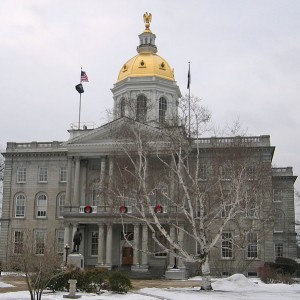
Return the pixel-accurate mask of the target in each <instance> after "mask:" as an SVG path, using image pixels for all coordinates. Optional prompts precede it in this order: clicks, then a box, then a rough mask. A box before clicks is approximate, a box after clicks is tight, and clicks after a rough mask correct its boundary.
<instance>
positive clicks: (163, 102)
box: [158, 97, 167, 123]
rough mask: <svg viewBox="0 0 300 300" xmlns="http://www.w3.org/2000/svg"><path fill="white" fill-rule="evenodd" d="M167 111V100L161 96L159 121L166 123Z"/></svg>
mask: <svg viewBox="0 0 300 300" xmlns="http://www.w3.org/2000/svg"><path fill="white" fill-rule="evenodd" d="M166 111H167V100H166V99H165V98H164V97H160V98H159V107H158V112H159V123H164V122H165V121H166Z"/></svg>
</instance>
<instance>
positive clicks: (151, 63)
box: [117, 52, 175, 82]
mask: <svg viewBox="0 0 300 300" xmlns="http://www.w3.org/2000/svg"><path fill="white" fill-rule="evenodd" d="M145 76H147V77H152V76H157V77H161V78H163V79H167V80H173V81H174V80H175V79H174V74H173V70H172V69H171V67H170V65H169V64H168V62H167V61H166V60H165V59H164V58H162V57H161V56H159V55H157V54H155V53H150V52H142V53H139V54H138V55H136V56H135V57H133V58H131V59H130V60H128V61H127V62H126V63H125V64H124V65H123V67H122V69H121V70H120V72H119V76H118V79H117V82H119V81H121V80H123V79H125V78H128V77H145Z"/></svg>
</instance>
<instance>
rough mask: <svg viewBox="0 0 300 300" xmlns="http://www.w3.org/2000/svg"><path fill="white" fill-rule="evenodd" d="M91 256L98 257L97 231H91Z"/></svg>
mask: <svg viewBox="0 0 300 300" xmlns="http://www.w3.org/2000/svg"><path fill="white" fill-rule="evenodd" d="M91 241H92V244H91V255H98V231H92V239H91Z"/></svg>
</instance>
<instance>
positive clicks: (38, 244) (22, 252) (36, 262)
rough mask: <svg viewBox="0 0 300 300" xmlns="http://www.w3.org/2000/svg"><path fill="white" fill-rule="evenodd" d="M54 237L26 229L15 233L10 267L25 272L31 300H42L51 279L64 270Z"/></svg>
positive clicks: (11, 245)
mask: <svg viewBox="0 0 300 300" xmlns="http://www.w3.org/2000/svg"><path fill="white" fill-rule="evenodd" d="M53 241H54V239H52V238H51V237H50V236H48V237H46V236H44V235H40V236H39V235H36V232H33V231H30V230H26V231H17V232H14V233H13V237H12V243H11V244H10V247H11V249H10V253H11V257H10V261H9V264H10V265H9V268H10V269H15V270H18V271H21V272H24V274H25V280H26V284H27V288H28V291H29V293H30V297H31V300H41V299H42V293H43V291H44V290H45V289H46V287H47V286H48V284H49V282H50V281H51V279H53V278H55V277H56V276H58V275H60V274H61V273H62V272H63V269H62V268H61V266H62V260H63V258H62V256H61V255H59V254H58V253H57V249H56V244H55V243H53Z"/></svg>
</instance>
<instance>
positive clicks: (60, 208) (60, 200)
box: [57, 193, 66, 218]
mask: <svg viewBox="0 0 300 300" xmlns="http://www.w3.org/2000/svg"><path fill="white" fill-rule="evenodd" d="M65 203H66V193H62V194H59V196H58V200H57V206H58V217H60V218H61V217H62V216H63V213H64V207H65Z"/></svg>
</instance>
